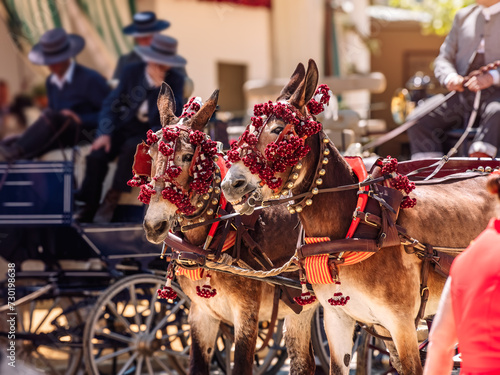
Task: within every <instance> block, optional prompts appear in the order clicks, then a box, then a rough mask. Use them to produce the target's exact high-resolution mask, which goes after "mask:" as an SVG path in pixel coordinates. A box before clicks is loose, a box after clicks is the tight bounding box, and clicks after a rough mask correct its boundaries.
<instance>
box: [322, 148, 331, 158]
mask: <svg viewBox="0 0 500 375" xmlns="http://www.w3.org/2000/svg"><path fill="white" fill-rule="evenodd" d="M323 155H325V156H328V155H330V149H328V148H327V149H326V150H325V151H323Z"/></svg>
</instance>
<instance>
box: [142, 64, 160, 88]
mask: <svg viewBox="0 0 500 375" xmlns="http://www.w3.org/2000/svg"><path fill="white" fill-rule="evenodd" d="M147 68H148V64H146V66H145V67H144V75H145V76H146V82H147V83H148V88H150V89H155V88H157V87H158V86H156V85H155V82H154V81H153V78H151V76H150V75H149V74H148V69H147Z"/></svg>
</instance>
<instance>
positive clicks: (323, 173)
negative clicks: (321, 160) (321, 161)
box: [318, 169, 326, 176]
mask: <svg viewBox="0 0 500 375" xmlns="http://www.w3.org/2000/svg"><path fill="white" fill-rule="evenodd" d="M325 173H326V171H325V170H324V169H320V170H319V172H318V174H319V175H320V176H324V175H325Z"/></svg>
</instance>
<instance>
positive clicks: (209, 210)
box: [207, 208, 214, 216]
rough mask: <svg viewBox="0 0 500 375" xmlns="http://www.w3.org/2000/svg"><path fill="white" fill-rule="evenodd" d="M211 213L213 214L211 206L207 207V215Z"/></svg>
mask: <svg viewBox="0 0 500 375" xmlns="http://www.w3.org/2000/svg"><path fill="white" fill-rule="evenodd" d="M213 214H214V210H212V209H211V208H209V209H208V210H207V215H209V216H210V215H213Z"/></svg>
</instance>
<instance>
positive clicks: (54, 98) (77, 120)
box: [0, 28, 110, 162]
mask: <svg viewBox="0 0 500 375" xmlns="http://www.w3.org/2000/svg"><path fill="white" fill-rule="evenodd" d="M84 46H85V41H84V39H83V38H82V37H81V36H79V35H75V34H68V33H66V31H65V30H64V29H62V28H56V29H52V30H49V31H47V32H45V33H44V34H43V35H42V37H41V38H40V42H39V43H37V44H35V45H34V46H33V48H32V49H31V51H30V53H29V54H28V59H29V60H30V61H31V62H32V63H33V64H35V65H45V66H47V67H48V68H49V70H50V72H51V74H50V75H49V76H48V77H47V80H46V83H45V85H46V89H47V97H48V109H46V110H45V111H44V112H43V113H42V115H41V116H40V117H39V118H38V119H37V120H36V121H35V122H34V123H33V124H32V125H31V126H30V127H28V129H27V130H26V131H25V132H24V133H23V134H22V135H21V136H20V137H19V138H17V139H15V140H14V141H13V142H9V143H8V144H6V143H0V161H8V162H11V161H14V160H18V159H26V158H33V157H36V156H40V155H41V154H43V153H45V152H47V151H49V150H52V149H56V148H58V147H67V146H73V145H74V144H75V142H80V141H88V142H92V141H93V134H94V132H95V130H96V128H97V120H98V115H99V111H100V109H101V105H102V102H103V100H104V98H105V97H106V96H107V95H108V94H109V91H110V89H109V87H108V85H107V83H106V79H105V78H104V77H103V76H102V75H101V74H99V73H98V72H96V71H94V70H92V69H89V68H87V67H84V66H83V65H80V64H78V63H76V62H75V61H74V58H75V56H76V55H78V54H79V53H80V52H81V51H82V50H83V48H84Z"/></svg>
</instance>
